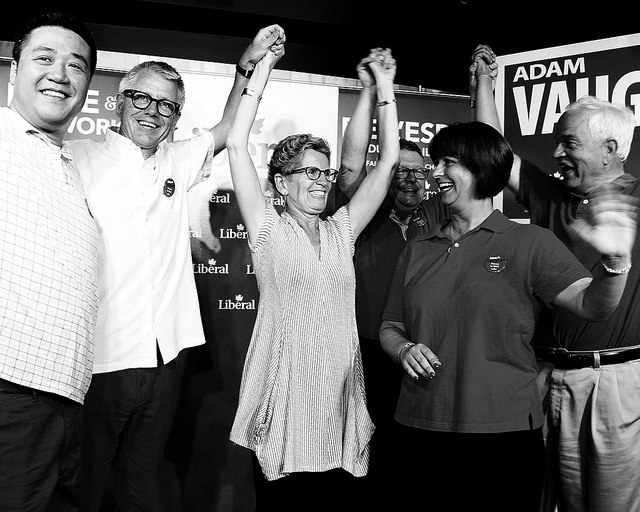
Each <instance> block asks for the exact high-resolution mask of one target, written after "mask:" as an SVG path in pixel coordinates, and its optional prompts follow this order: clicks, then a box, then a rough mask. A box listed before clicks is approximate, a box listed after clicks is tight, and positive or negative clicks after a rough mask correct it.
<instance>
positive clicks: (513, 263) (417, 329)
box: [380, 122, 636, 512]
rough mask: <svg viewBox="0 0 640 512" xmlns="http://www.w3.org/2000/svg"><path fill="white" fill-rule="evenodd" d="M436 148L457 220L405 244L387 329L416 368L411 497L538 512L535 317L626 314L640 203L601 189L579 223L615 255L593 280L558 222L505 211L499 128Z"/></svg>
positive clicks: (588, 238) (453, 506)
mask: <svg viewBox="0 0 640 512" xmlns="http://www.w3.org/2000/svg"><path fill="white" fill-rule="evenodd" d="M430 155H431V158H432V160H433V161H434V163H435V164H436V169H435V171H433V177H434V178H435V180H436V181H437V183H438V186H439V188H440V195H441V199H442V202H443V203H444V204H445V205H448V206H449V208H450V209H451V219H449V220H447V221H445V222H443V223H442V224H441V225H440V227H438V228H436V229H435V230H433V231H432V232H431V233H429V234H427V235H423V236H420V237H417V238H416V239H414V240H412V241H411V242H409V244H408V245H407V247H406V249H405V250H404V251H403V253H402V255H401V257H400V259H399V262H398V265H397V268H396V272H395V275H394V280H393V284H392V287H391V291H390V296H389V299H388V303H387V307H386V309H385V313H384V316H383V319H384V320H383V323H382V327H381V329H380V339H381V343H382V346H383V348H384V349H385V351H386V352H387V354H388V355H389V356H390V357H391V358H392V359H393V360H395V361H397V362H398V363H399V364H401V365H402V367H403V369H404V370H405V372H406V374H405V377H404V381H403V384H402V390H401V394H400V398H399V400H398V406H397V409H396V414H395V418H396V420H397V421H398V422H399V423H401V424H402V425H405V426H406V427H407V428H406V429H404V431H403V432H404V435H402V436H401V437H400V438H399V439H398V443H399V444H398V447H397V448H398V453H399V454H401V456H400V457H399V460H400V461H401V464H402V465H401V466H400V467H398V468H397V470H398V471H400V472H401V473H402V474H404V475H406V480H407V486H406V487H405V488H403V489H402V490H401V492H399V493H398V496H399V498H402V499H403V501H405V502H406V503H403V505H405V506H413V507H416V508H414V510H415V509H417V508H418V507H426V506H429V510H447V511H449V510H451V511H458V510H492V511H495V512H497V511H510V512H512V511H517V512H526V511H537V510H538V507H539V501H540V494H541V489H542V481H543V476H544V447H543V441H542V433H541V425H542V407H541V403H540V398H539V396H538V388H537V386H536V382H535V378H536V359H535V355H534V353H533V349H532V347H531V345H530V341H531V337H532V334H533V331H534V327H535V322H536V319H537V317H538V314H539V312H540V310H541V308H542V307H543V306H544V305H547V306H550V307H556V308H563V309H566V310H568V311H570V312H572V313H573V314H576V315H578V316H580V317H582V318H586V319H589V320H595V321H597V320H602V319H605V318H606V317H607V316H608V315H609V314H611V313H612V312H613V310H614V309H615V308H616V306H617V304H618V302H619V300H620V297H621V295H622V292H623V290H624V286H625V283H626V276H627V274H626V271H627V270H628V268H629V266H630V264H631V259H630V254H631V248H632V246H633V242H634V239H635V230H636V219H635V217H636V207H635V204H633V203H628V202H623V201H622V200H621V199H620V198H616V197H615V196H609V195H606V196H601V197H600V198H599V200H597V201H594V203H596V204H592V207H591V216H590V219H589V220H588V221H587V220H583V221H581V222H580V223H579V224H576V225H575V234H576V236H577V237H579V238H580V239H582V241H583V243H587V244H590V245H591V246H593V247H594V248H595V249H596V250H598V251H599V253H600V254H602V255H603V256H602V258H603V259H602V265H601V266H600V268H598V270H597V271H596V272H595V273H594V274H593V275H591V274H590V273H589V272H588V271H587V270H586V269H585V268H584V267H583V266H582V265H581V264H580V263H579V262H578V260H577V259H576V258H575V256H573V254H572V253H571V252H570V251H569V250H568V249H567V248H566V247H565V245H564V244H563V243H562V242H560V241H559V240H558V239H557V238H556V237H555V235H553V234H552V233H551V231H548V230H546V229H543V228H540V227H538V226H534V225H528V224H518V223H516V222H512V221H510V220H509V219H508V218H507V217H506V216H505V215H503V214H502V213H501V212H500V211H499V210H496V209H494V206H493V197H494V196H496V195H497V194H498V193H499V192H500V191H501V190H502V189H503V188H504V187H505V186H506V184H507V180H508V178H509V173H510V170H511V165H512V163H513V153H512V151H511V148H510V147H509V145H508V143H507V142H506V140H505V139H504V138H503V137H502V135H500V133H499V132H498V131H496V130H495V129H493V128H491V127H490V126H488V125H486V124H483V123H479V122H472V123H457V124H454V125H451V126H449V127H446V128H444V129H442V130H441V131H440V132H438V134H437V135H436V136H435V137H434V139H433V141H432V142H431V145H430ZM425 510H426V508H425Z"/></svg>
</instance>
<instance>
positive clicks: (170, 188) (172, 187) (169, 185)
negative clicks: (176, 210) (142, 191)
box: [162, 178, 176, 197]
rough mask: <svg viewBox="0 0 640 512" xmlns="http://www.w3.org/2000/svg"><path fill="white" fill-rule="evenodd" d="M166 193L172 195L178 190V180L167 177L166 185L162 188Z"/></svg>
mask: <svg viewBox="0 0 640 512" xmlns="http://www.w3.org/2000/svg"><path fill="white" fill-rule="evenodd" d="M162 191H163V192H164V195H165V196H167V197H171V196H172V195H173V193H174V192H175V191H176V182H175V181H173V180H172V179H171V178H167V181H165V182H164V187H163V188H162Z"/></svg>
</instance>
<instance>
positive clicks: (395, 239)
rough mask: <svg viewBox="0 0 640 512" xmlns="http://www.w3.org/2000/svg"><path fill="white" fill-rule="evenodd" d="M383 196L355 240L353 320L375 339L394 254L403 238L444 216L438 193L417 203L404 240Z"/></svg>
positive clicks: (445, 210)
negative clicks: (354, 311) (354, 304)
mask: <svg viewBox="0 0 640 512" xmlns="http://www.w3.org/2000/svg"><path fill="white" fill-rule="evenodd" d="M391 209H392V208H391V204H390V202H389V201H388V200H387V201H385V203H383V205H382V206H381V207H380V209H379V210H378V212H377V213H376V215H375V216H374V217H373V219H371V222H370V223H369V224H368V225H367V227H365V228H364V230H363V231H362V233H361V234H360V236H359V237H358V239H357V240H356V249H355V256H354V259H353V262H354V265H355V271H356V320H357V323H358V334H359V335H360V337H361V338H369V339H373V340H377V339H379V331H380V324H381V322H382V312H383V311H384V306H385V304H386V303H387V295H388V293H389V287H390V286H391V280H392V278H393V272H394V269H395V266H396V262H397V261H398V256H399V255H400V253H401V252H402V250H403V249H404V247H405V246H406V244H407V240H411V239H412V238H414V237H416V236H418V235H422V234H425V233H428V232H429V231H431V230H432V229H433V228H434V227H435V226H437V225H438V224H439V223H440V221H441V220H442V219H444V218H446V217H448V208H446V207H445V206H444V205H443V204H442V201H441V200H440V195H439V194H434V195H431V196H430V198H429V199H425V200H424V201H422V203H420V205H419V206H418V208H417V209H416V211H415V212H414V214H413V215H412V216H411V219H410V220H409V225H408V227H407V233H406V238H407V240H405V238H404V236H403V234H402V229H401V227H400V226H399V225H398V224H397V223H396V222H395V221H393V220H392V219H391V218H390V213H391Z"/></svg>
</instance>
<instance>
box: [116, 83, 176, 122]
mask: <svg viewBox="0 0 640 512" xmlns="http://www.w3.org/2000/svg"><path fill="white" fill-rule="evenodd" d="M120 94H122V95H123V96H124V97H125V98H129V99H130V100H131V104H132V105H133V106H134V107H135V108H137V109H138V110H146V109H148V108H149V107H150V106H151V104H152V103H153V102H154V101H155V103H156V110H157V111H158V114H160V115H161V116H162V117H173V116H175V115H178V114H180V109H181V108H182V105H180V103H176V102H175V101H171V100H167V99H157V98H154V97H153V96H151V95H150V94H147V93H146V92H144V91H139V90H137V89H125V90H124V91H122V92H121V93H120ZM134 94H142V95H143V96H146V97H147V98H149V103H148V105H147V106H146V107H139V106H138V105H136V104H135V102H134V101H133V96H134ZM161 102H163V103H168V104H170V105H173V107H174V108H175V111H174V112H173V113H171V114H169V115H167V114H163V113H162V112H160V103H161Z"/></svg>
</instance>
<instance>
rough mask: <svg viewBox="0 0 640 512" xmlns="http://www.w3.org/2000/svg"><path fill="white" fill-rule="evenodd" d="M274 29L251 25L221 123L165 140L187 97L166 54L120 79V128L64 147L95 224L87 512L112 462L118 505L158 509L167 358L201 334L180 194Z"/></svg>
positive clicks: (172, 386)
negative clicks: (95, 311)
mask: <svg viewBox="0 0 640 512" xmlns="http://www.w3.org/2000/svg"><path fill="white" fill-rule="evenodd" d="M283 43H284V32H283V31H282V29H281V28H280V27H279V26H278V25H272V26H269V27H266V28H264V29H262V30H260V31H259V32H258V34H257V35H256V37H255V38H254V40H253V41H252V42H251V44H249V46H248V47H247V48H246V49H245V51H244V53H243V55H242V57H241V58H240V60H239V62H238V66H237V68H236V69H237V73H236V77H235V81H234V84H233V88H232V90H231V93H230V94H229V98H228V100H227V104H226V106H225V109H224V113H223V117H222V119H221V121H220V122H219V123H218V124H217V125H216V126H214V127H213V128H212V129H211V130H209V131H206V132H204V133H202V134H200V135H197V136H195V137H192V138H190V139H187V140H184V141H178V142H168V141H167V138H168V137H169V135H170V134H171V133H172V132H173V131H174V129H175V126H176V123H177V121H178V118H179V117H180V113H181V109H182V107H183V105H184V99H185V91H184V82H183V81H182V78H181V76H180V74H179V73H178V72H177V71H176V70H175V69H174V68H173V67H172V66H170V65H168V64H166V63H164V62H156V61H148V62H143V63H141V64H138V65H137V66H135V67H134V68H133V69H131V70H130V71H129V72H128V73H127V74H126V76H125V77H124V78H123V79H122V81H121V82H120V87H119V93H118V96H117V104H116V108H117V110H116V111H117V114H118V116H119V117H120V126H119V127H118V128H115V129H114V130H110V131H109V132H108V133H107V136H106V139H105V140H104V141H102V142H99V143H97V142H93V141H79V142H77V143H74V144H73V145H72V151H73V155H74V161H75V162H76V166H77V168H78V169H79V172H80V175H81V178H82V183H83V186H84V188H85V190H86V193H87V200H88V204H89V208H90V210H91V212H92V214H93V215H94V217H95V218H96V222H97V224H98V228H99V232H100V246H99V266H98V286H99V295H100V305H99V313H98V322H97V326H96V338H95V345H96V354H95V365H94V376H93V381H92V383H91V387H90V389H89V392H88V394H87V399H86V403H85V410H84V415H85V429H84V436H85V454H84V469H83V474H82V479H83V480H82V481H83V488H84V490H85V491H86V501H85V504H84V505H85V510H87V511H96V512H97V511H99V510H100V505H101V501H102V498H103V494H104V490H105V487H106V483H107V478H108V476H109V470H110V467H111V464H112V461H114V459H115V458H116V457H118V458H119V459H118V461H117V462H118V467H119V468H123V469H124V471H117V472H116V477H117V478H118V482H117V485H116V486H115V491H116V501H117V502H118V505H119V508H120V507H122V508H124V509H128V508H134V509H136V510H149V511H153V512H158V511H160V510H162V509H163V507H162V504H161V501H160V498H159V493H158V469H159V465H160V462H161V460H162V455H163V451H164V446H165V443H166V439H167V436H168V433H169V430H170V427H171V423H172V420H173V413H174V410H175V405H176V399H177V391H178V382H177V375H176V364H175V360H176V357H177V356H178V353H179V352H180V351H181V350H182V349H185V348H188V347H193V346H196V345H201V344H203V343H204V342H205V338H204V333H203V329H202V323H201V319H200V310H199V306H198V298H197V293H196V288H195V280H194V277H193V270H192V260H191V253H190V243H189V226H188V210H187V191H188V189H189V188H190V187H191V186H192V185H193V184H195V183H196V182H197V181H198V180H199V179H200V178H202V177H203V176H207V175H208V174H209V171H210V163H211V159H212V158H213V156H214V155H215V154H217V153H218V152H219V151H221V150H222V149H223V148H224V147H225V143H226V136H227V131H228V128H229V125H230V123H231V121H232V119H233V116H234V114H235V110H236V107H237V104H238V102H239V99H240V95H241V92H242V90H243V89H244V87H245V86H246V84H247V80H248V78H247V77H248V76H250V74H251V69H252V68H253V66H254V65H255V63H257V62H258V61H259V60H260V59H261V58H262V56H263V55H264V54H265V53H266V52H267V51H268V50H269V48H270V47H271V46H272V45H273V44H283Z"/></svg>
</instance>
